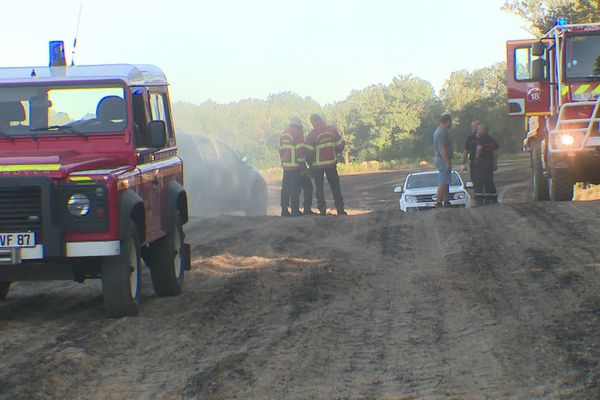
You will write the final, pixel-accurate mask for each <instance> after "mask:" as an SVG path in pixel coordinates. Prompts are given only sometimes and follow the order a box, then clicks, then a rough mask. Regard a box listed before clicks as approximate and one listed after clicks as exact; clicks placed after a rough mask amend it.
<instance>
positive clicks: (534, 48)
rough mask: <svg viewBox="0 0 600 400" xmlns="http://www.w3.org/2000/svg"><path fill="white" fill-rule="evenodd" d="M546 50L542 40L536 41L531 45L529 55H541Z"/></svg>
mask: <svg viewBox="0 0 600 400" xmlns="http://www.w3.org/2000/svg"><path fill="white" fill-rule="evenodd" d="M544 51H546V46H544V44H543V43H542V42H536V43H533V44H532V45H531V55H532V56H533V57H542V56H543V55H544Z"/></svg>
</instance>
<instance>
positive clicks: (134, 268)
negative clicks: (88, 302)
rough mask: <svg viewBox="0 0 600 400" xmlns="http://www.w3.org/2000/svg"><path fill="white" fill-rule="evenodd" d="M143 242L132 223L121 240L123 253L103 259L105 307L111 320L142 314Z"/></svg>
mask: <svg viewBox="0 0 600 400" xmlns="http://www.w3.org/2000/svg"><path fill="white" fill-rule="evenodd" d="M141 265H142V260H141V254H140V239H139V234H138V230H137V227H136V225H135V224H134V223H133V222H131V223H130V225H129V229H128V231H127V234H126V236H125V238H123V239H122V240H121V254H119V255H118V256H114V257H105V258H104V259H103V260H102V292H103V295H104V306H105V308H106V311H107V312H108V315H109V316H110V317H111V318H121V317H127V316H135V315H137V314H138V309H139V304H140V300H141V292H142V271H141Z"/></svg>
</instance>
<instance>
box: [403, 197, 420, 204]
mask: <svg viewBox="0 0 600 400" xmlns="http://www.w3.org/2000/svg"><path fill="white" fill-rule="evenodd" d="M404 201H406V202H407V203H416V202H417V196H411V195H408V196H404Z"/></svg>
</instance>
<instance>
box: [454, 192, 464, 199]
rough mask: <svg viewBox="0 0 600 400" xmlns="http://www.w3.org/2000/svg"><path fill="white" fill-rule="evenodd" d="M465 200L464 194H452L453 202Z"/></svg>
mask: <svg viewBox="0 0 600 400" xmlns="http://www.w3.org/2000/svg"><path fill="white" fill-rule="evenodd" d="M464 198H465V192H457V193H454V200H462V199H464Z"/></svg>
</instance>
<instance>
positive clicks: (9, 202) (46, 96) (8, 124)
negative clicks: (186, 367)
mask: <svg viewBox="0 0 600 400" xmlns="http://www.w3.org/2000/svg"><path fill="white" fill-rule="evenodd" d="M167 87H168V83H167V80H166V77H165V75H164V73H163V72H162V71H161V70H160V69H158V68H157V67H155V66H152V65H128V64H118V65H89V66H70V67H66V66H64V64H63V65H62V66H50V67H28V68H20V67H19V68H0V300H3V299H4V298H6V296H7V293H8V291H9V288H10V285H11V283H12V282H14V281H19V280H53V279H74V280H75V281H79V282H83V281H84V280H85V279H88V278H100V279H102V290H103V295H104V304H105V307H106V310H107V312H108V314H109V315H110V316H111V317H122V316H131V315H136V314H137V313H138V308H139V303H140V294H141V276H142V275H141V269H142V265H143V264H142V259H143V260H144V261H145V264H146V265H147V266H148V267H149V268H150V272H151V277H152V283H153V287H154V291H155V293H156V294H157V295H158V296H172V295H177V294H179V293H180V292H181V289H182V285H183V277H184V271H185V270H187V269H189V266H190V249H189V245H187V244H185V242H184V232H183V228H182V226H183V224H185V223H186V222H187V219H188V208H187V196H186V191H185V189H184V187H183V164H182V162H181V160H180V158H179V157H178V156H177V147H176V141H175V130H174V127H173V121H172V118H171V110H170V103H169V94H168V89H167Z"/></svg>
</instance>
